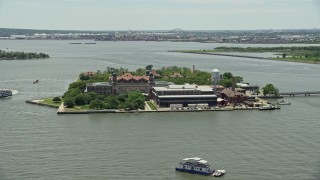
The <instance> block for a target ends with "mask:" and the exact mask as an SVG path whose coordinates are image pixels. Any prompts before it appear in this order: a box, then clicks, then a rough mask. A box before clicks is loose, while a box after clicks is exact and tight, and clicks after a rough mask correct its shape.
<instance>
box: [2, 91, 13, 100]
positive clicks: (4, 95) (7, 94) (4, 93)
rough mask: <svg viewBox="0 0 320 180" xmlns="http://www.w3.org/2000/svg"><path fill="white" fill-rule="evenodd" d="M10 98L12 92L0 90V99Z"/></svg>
mask: <svg viewBox="0 0 320 180" xmlns="http://www.w3.org/2000/svg"><path fill="white" fill-rule="evenodd" d="M9 96H12V91H11V90H9V89H0V98H2V97H9Z"/></svg>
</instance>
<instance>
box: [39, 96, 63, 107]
mask: <svg viewBox="0 0 320 180" xmlns="http://www.w3.org/2000/svg"><path fill="white" fill-rule="evenodd" d="M52 99H53V98H45V99H42V101H41V103H42V104H47V105H51V106H56V107H57V108H58V107H59V106H60V104H61V101H57V102H56V101H52Z"/></svg>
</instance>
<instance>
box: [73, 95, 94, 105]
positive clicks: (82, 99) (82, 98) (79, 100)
mask: <svg viewBox="0 0 320 180" xmlns="http://www.w3.org/2000/svg"><path fill="white" fill-rule="evenodd" d="M89 100H90V96H88V95H86V94H78V95H77V96H76V97H75V98H74V103H75V104H76V105H80V106H81V105H85V104H88V102H89Z"/></svg>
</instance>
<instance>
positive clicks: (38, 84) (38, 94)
mask: <svg viewBox="0 0 320 180" xmlns="http://www.w3.org/2000/svg"><path fill="white" fill-rule="evenodd" d="M37 85H38V98H39V99H40V95H39V94H40V93H39V83H37Z"/></svg>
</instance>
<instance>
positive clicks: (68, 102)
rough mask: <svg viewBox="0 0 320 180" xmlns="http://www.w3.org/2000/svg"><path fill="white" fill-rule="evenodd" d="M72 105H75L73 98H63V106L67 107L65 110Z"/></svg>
mask: <svg viewBox="0 0 320 180" xmlns="http://www.w3.org/2000/svg"><path fill="white" fill-rule="evenodd" d="M74 104H75V103H74V99H73V98H70V97H67V98H64V105H65V106H67V108H72V107H74Z"/></svg>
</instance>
